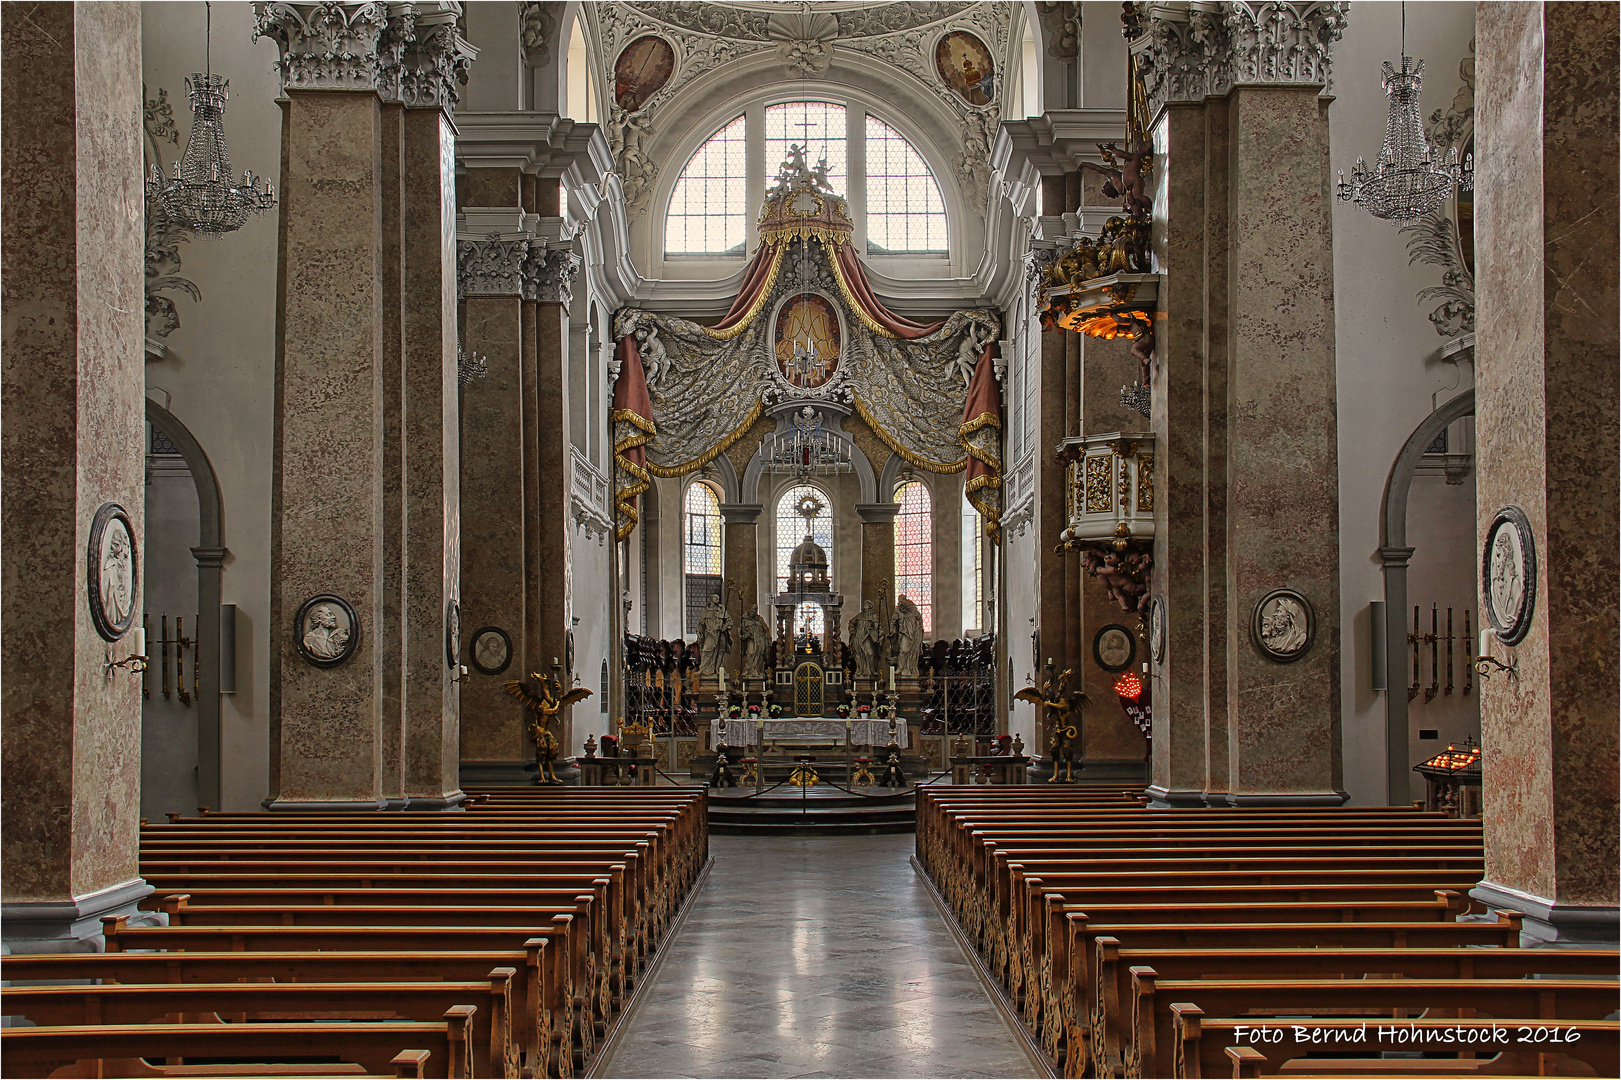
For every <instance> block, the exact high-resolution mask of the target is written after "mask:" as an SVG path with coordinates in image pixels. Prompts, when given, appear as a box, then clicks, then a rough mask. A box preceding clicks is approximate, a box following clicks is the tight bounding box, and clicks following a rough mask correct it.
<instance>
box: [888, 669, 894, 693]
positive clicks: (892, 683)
mask: <svg viewBox="0 0 1621 1080" xmlns="http://www.w3.org/2000/svg"><path fill="white" fill-rule="evenodd" d="M889 688H890V689H891V690H893V689H895V665H894V664H891V665H889Z"/></svg>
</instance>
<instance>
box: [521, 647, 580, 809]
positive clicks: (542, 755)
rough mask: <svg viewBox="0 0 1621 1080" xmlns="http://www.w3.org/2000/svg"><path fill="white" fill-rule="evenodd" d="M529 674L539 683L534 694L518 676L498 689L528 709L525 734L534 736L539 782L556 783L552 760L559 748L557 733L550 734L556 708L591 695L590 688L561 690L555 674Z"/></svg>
mask: <svg viewBox="0 0 1621 1080" xmlns="http://www.w3.org/2000/svg"><path fill="white" fill-rule="evenodd" d="M529 677H530V678H531V679H534V680H535V681H536V682H538V683H539V684H540V694H539V695H538V696H537V695H535V694H534V693H531V692H530V689H529V687H528V686H527V685H525V684H524V682H523V681H522V680H520V679H513V680H512V681H511V682H505V683H502V684H501V689H503V690H505V691H506V692H507V693H508V694H510V695H512V696H513V697H515V698H517V699H518V700H519V701H521V702H523V707H524V708H526V709H528V710H529V713H530V716H529V723H528V725H527V727H528V730H529V737H530V738H531V739H533V740H535V765H536V767H537V768H538V769H539V770H540V782H541V783H543V784H560V783H562V781H561V780H559V779H558V778H557V770H556V767H555V766H556V762H557V758H558V755H559V754H560V753H561V751H562V748H561V747H560V746H559V744H558V742H557V736H556V735H553V734H552V721H553V720H554V719H556V717H557V714H558V712H560V711H561V710H563V709H565V708H567V707H568V706H570V705H573V704H574V703H575V702H576V701H584V700H585V699H586V698H588V697H590V696H591V691H590V690H588V689H586V688H585V687H583V686H577V687H575V688H574V689H572V690H570V691H568V693H566V694H565V693H564V692H563V683H562V681H561V680H559V679H558V678H557V677H556V676H555V675H542V674H541V673H540V672H538V671H536V672H531V673H530V675H529Z"/></svg>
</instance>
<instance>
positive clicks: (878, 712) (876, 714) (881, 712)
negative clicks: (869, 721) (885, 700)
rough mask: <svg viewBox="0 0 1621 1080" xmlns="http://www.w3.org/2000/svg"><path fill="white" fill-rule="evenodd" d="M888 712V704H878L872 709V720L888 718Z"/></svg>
mask: <svg viewBox="0 0 1621 1080" xmlns="http://www.w3.org/2000/svg"><path fill="white" fill-rule="evenodd" d="M889 712H890V708H889V706H888V705H880V706H878V707H877V708H876V709H874V710H873V712H872V718H873V719H874V720H888V719H889Z"/></svg>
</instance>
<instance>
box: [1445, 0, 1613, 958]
mask: <svg viewBox="0 0 1621 1080" xmlns="http://www.w3.org/2000/svg"><path fill="white" fill-rule="evenodd" d="M1476 28H1477V35H1478V37H1477V41H1478V56H1479V59H1478V61H1477V68H1476V71H1477V74H1478V82H1477V84H1476V114H1475V117H1476V119H1475V125H1476V126H1475V138H1476V157H1475V160H1476V161H1477V162H1478V165H1477V172H1476V179H1475V192H1476V194H1475V205H1476V219H1475V220H1476V224H1475V237H1476V240H1475V244H1476V247H1475V250H1476V252H1477V255H1476V265H1477V267H1478V268H1479V269H1478V276H1477V278H1476V288H1477V291H1478V302H1479V329H1478V331H1477V337H1476V351H1475V355H1476V376H1475V395H1476V396H1475V402H1476V412H1475V445H1476V453H1477V455H1478V458H1477V473H1476V477H1477V479H1476V506H1477V508H1478V509H1477V514H1478V522H1477V533H1476V535H1477V539H1478V542H1479V544H1480V545H1481V546H1482V548H1483V547H1484V546H1485V545H1486V544H1487V543H1488V542H1489V540H1488V536H1489V530H1490V528H1491V525H1492V522H1493V520H1494V519H1495V518H1496V516H1497V514H1498V512H1499V510H1500V509H1501V508H1503V507H1507V506H1516V507H1519V508H1520V510H1521V511H1523V513H1524V515H1525V517H1526V519H1527V520H1528V521H1529V523H1530V532H1531V536H1532V539H1533V543H1534V547H1535V554H1536V565H1535V569H1534V577H1533V578H1531V579H1530V580H1529V581H1528V583H1527V585H1526V592H1527V594H1528V595H1529V596H1530V597H1531V601H1530V603H1531V608H1530V614H1529V618H1530V623H1529V630H1528V631H1527V632H1526V634H1525V637H1524V638H1523V640H1520V641H1519V642H1518V643H1517V644H1515V645H1512V646H1509V645H1505V644H1503V643H1501V642H1495V643H1494V644H1493V647H1492V653H1493V655H1494V656H1495V657H1496V658H1497V659H1498V660H1499V661H1502V662H1504V663H1508V664H1511V665H1513V666H1514V667H1515V668H1516V675H1515V676H1514V677H1509V676H1507V675H1504V674H1502V673H1494V674H1492V675H1491V677H1489V678H1485V679H1482V680H1481V681H1480V683H1479V686H1480V713H1481V717H1480V719H1481V743H1482V745H1483V746H1484V747H1485V753H1484V761H1483V774H1484V790H1483V792H1482V795H1483V800H1484V808H1483V810H1484V812H1483V815H1482V816H1483V819H1484V823H1485V843H1486V876H1485V880H1484V881H1482V882H1481V884H1480V886H1479V887H1478V888H1477V889H1476V890H1475V891H1474V893H1473V895H1474V896H1476V897H1477V898H1479V899H1481V900H1484V901H1486V902H1487V903H1488V904H1491V905H1493V906H1495V907H1504V908H1513V909H1516V910H1519V911H1523V912H1525V914H1526V915H1527V916H1528V918H1527V920H1526V924H1525V925H1526V933H1527V936H1528V937H1529V938H1531V939H1533V940H1551V941H1558V942H1581V941H1609V942H1614V941H1616V940H1617V936H1618V927H1617V867H1616V859H1615V851H1616V843H1617V840H1616V816H1615V807H1616V797H1617V784H1616V774H1617V765H1616V762H1617V746H1616V741H1617V734H1616V733H1617V724H1618V715H1617V696H1618V685H1617V676H1616V662H1615V651H1616V650H1615V643H1616V634H1617V615H1616V604H1615V595H1616V588H1617V570H1616V549H1617V547H1618V544H1621V538H1618V535H1617V513H1618V506H1617V496H1616V492H1617V483H1618V481H1617V457H1618V449H1617V439H1616V431H1617V424H1618V421H1621V415H1618V407H1617V397H1618V393H1617V365H1616V355H1617V348H1618V342H1617V331H1616V327H1617V313H1618V312H1617V294H1616V240H1615V237H1616V229H1617V199H1616V191H1617V169H1616V125H1617V102H1616V81H1615V71H1616V63H1617V18H1616V9H1615V7H1614V6H1612V5H1608V4H1597V3H1569V4H1543V3H1519V4H1508V3H1482V4H1479V5H1478V6H1477V8H1476ZM1487 602H1488V601H1487V600H1486V599H1482V601H1481V603H1482V607H1483V608H1484V607H1485V606H1486V605H1487Z"/></svg>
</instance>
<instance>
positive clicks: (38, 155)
mask: <svg viewBox="0 0 1621 1080" xmlns="http://www.w3.org/2000/svg"><path fill="white" fill-rule="evenodd" d="M0 57H3V62H0V71H3V76H4V90H3V94H4V99H5V104H6V108H5V113H4V121H3V139H0V142H3V144H4V145H3V147H0V160H3V170H4V176H5V177H6V179H7V181H8V185H7V190H6V212H5V216H4V219H3V232H0V251H3V279H0V298H3V301H0V313H3V322H0V325H3V332H0V355H3V359H4V394H3V403H4V418H3V420H0V430H3V432H4V438H3V444H0V445H3V458H0V462H3V469H4V477H5V479H4V483H5V488H6V504H5V514H4V517H3V518H0V530H3V542H4V546H5V564H4V588H3V590H0V617H3V633H4V636H5V641H6V649H5V652H4V654H3V672H0V684H3V688H4V716H5V724H4V738H3V743H0V745H3V756H4V771H5V778H6V782H5V786H4V789H3V791H0V803H3V807H4V812H5V818H6V828H5V833H4V836H3V837H0V880H3V881H4V909H3V920H4V922H3V930H4V938H5V945H6V948H7V950H8V951H18V952H43V951H48V952H58V951H61V952H68V951H80V950H94V949H98V948H99V947H100V933H101V925H100V922H99V917H100V916H102V915H105V914H114V913H130V912H133V911H134V908H135V904H136V902H137V901H138V900H139V899H140V898H141V897H142V896H145V895H146V894H148V893H150V892H151V891H152V888H151V886H149V885H147V884H146V883H145V882H144V881H142V880H141V876H140V869H139V866H138V851H137V848H138V845H139V832H140V782H141V760H140V746H141V689H140V675H139V674H137V673H135V672H133V671H131V670H129V669H127V668H119V669H109V668H108V666H107V665H108V663H109V661H122V660H124V659H125V658H126V657H128V656H130V655H131V654H132V653H133V651H134V641H133V637H132V635H130V634H129V633H128V632H127V628H126V629H125V630H124V631H122V632H118V631H117V630H116V628H114V630H113V631H110V636H112V637H113V638H114V640H108V639H107V637H106V636H104V635H103V634H102V633H100V632H98V629H97V626H96V624H95V622H94V621H93V620H92V616H91V613H90V607H89V599H88V597H87V595H86V592H87V589H86V575H87V572H92V571H93V567H94V565H95V564H91V563H90V562H89V560H90V559H91V558H92V557H93V558H94V559H95V560H96V562H97V563H100V561H101V556H102V553H101V551H99V550H98V551H96V552H95V553H94V555H93V556H90V555H87V552H88V551H89V545H90V543H91V529H92V523H93V522H94V520H95V518H96V516H97V512H98V510H100V509H101V508H102V507H103V506H105V505H107V504H109V503H116V504H118V505H119V506H122V507H123V508H124V509H125V511H126V512H127V514H128V519H129V525H130V534H131V538H132V539H133V541H134V550H135V559H134V566H135V567H136V568H137V572H136V574H135V575H134V578H133V581H132V582H130V584H129V588H128V592H127V595H125V597H124V599H123V601H122V603H121V605H120V606H122V607H123V609H124V610H125V611H128V612H129V613H130V619H131V622H132V624H133V626H135V627H138V626H139V625H140V622H139V620H140V612H141V590H140V578H139V569H140V568H141V564H142V560H141V556H142V555H143V554H144V551H143V540H144V537H145V524H144V519H145V486H144V480H145V477H144V455H143V434H144V431H143V428H142V420H143V417H144V415H145V405H144V386H145V370H144V347H143V338H144V328H143V326H142V321H143V315H142V310H143V301H142V295H141V281H142V264H143V252H142V240H141V236H142V212H143V211H142V189H141V143H140V131H141V126H140V120H141V107H142V101H141V14H140V11H139V9H138V8H136V7H134V6H133V5H125V4H112V3H106V4H102V3H77V4H35V5H28V6H27V7H25V8H20V9H15V10H7V11H6V12H5V19H4V21H3V23H0ZM114 527H115V528H116V526H114ZM110 602H112V603H115V604H116V603H119V602H118V601H116V600H113V601H110Z"/></svg>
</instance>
